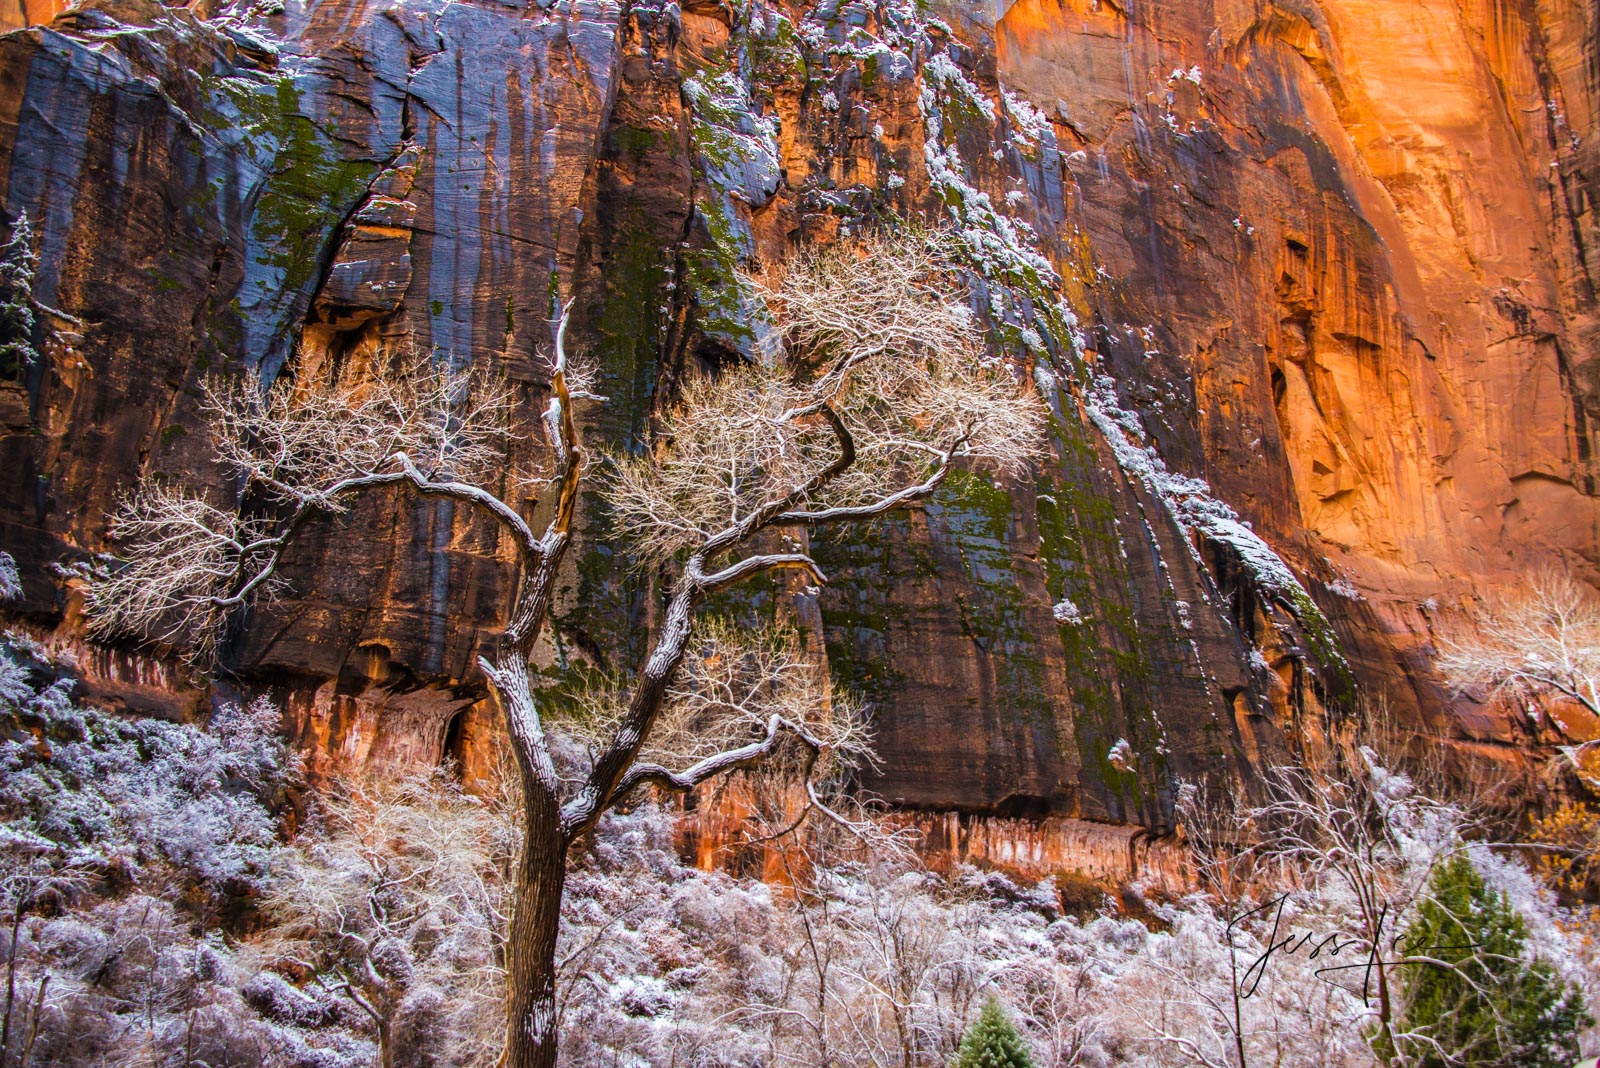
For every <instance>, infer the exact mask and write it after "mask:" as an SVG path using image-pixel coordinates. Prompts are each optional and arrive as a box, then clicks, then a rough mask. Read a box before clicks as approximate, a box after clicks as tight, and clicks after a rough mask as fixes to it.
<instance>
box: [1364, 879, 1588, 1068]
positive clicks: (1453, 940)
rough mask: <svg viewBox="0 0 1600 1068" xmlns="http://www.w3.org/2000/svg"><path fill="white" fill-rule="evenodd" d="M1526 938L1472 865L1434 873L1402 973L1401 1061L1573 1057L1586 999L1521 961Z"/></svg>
mask: <svg viewBox="0 0 1600 1068" xmlns="http://www.w3.org/2000/svg"><path fill="white" fill-rule="evenodd" d="M1527 940H1528V930H1527V924H1526V923H1525V922H1524V921H1523V919H1522V917H1521V916H1520V915H1518V914H1517V911H1516V909H1515V908H1513V907H1512V905H1511V902H1510V901H1509V900H1508V899H1507V898H1506V896H1505V895H1504V894H1502V893H1498V892H1496V891H1495V890H1493V889H1491V888H1490V887H1489V886H1488V885H1487V884H1486V883H1485V882H1484V880H1483V876H1482V875H1481V874H1480V873H1479V871H1478V869H1477V868H1476V867H1475V866H1474V865H1473V863H1472V861H1471V860H1469V859H1468V858H1466V857H1464V856H1457V857H1455V858H1453V859H1452V860H1450V861H1449V862H1448V863H1446V864H1445V865H1443V866H1442V867H1440V868H1439V870H1438V871H1437V872H1435V873H1434V876H1433V880H1432V882H1431V883H1430V885H1429V896H1428V897H1427V898H1426V899H1425V900H1424V901H1423V903H1422V904H1421V905H1420V906H1419V907H1418V910H1417V919H1416V922H1415V923H1413V924H1412V926H1411V928H1410V930H1409V931H1408V932H1407V933H1406V938H1405V952H1406V955H1407V957H1408V958H1409V959H1410V960H1411V962H1410V963H1407V964H1404V965H1403V966H1402V967H1401V968H1400V976H1399V978H1400V984H1401V988H1402V990H1403V991H1404V998H1403V1002H1402V1003H1403V1005H1404V1009H1403V1010H1402V1012H1401V1013H1400V1016H1399V1019H1398V1021H1397V1023H1398V1026H1397V1028H1396V1032H1397V1037H1398V1042H1397V1045H1399V1046H1401V1047H1402V1049H1403V1050H1404V1051H1405V1052H1407V1053H1408V1054H1409V1057H1407V1058H1406V1063H1407V1064H1414V1065H1417V1066H1418V1068H1447V1066H1450V1068H1454V1066H1472V1068H1567V1066H1568V1065H1570V1064H1572V1063H1573V1062H1574V1061H1576V1060H1577V1059H1578V1032H1579V1031H1581V1030H1582V1029H1583V1028H1584V1027H1586V1026H1588V1024H1589V1016H1588V1013H1587V1011H1586V1009H1585V1006H1584V999H1583V995H1582V993H1581V992H1580V991H1579V990H1578V989H1577V988H1576V987H1574V986H1572V985H1570V984H1568V983H1566V982H1564V981H1562V979H1561V978H1560V977H1559V976H1558V975H1556V972H1555V969H1554V968H1552V967H1551V966H1550V964H1549V962H1547V961H1543V960H1533V961H1529V960H1527V959H1525V958H1524V956H1523V953H1524V949H1525V947H1526V944H1527ZM1418 958H1426V959H1425V960H1423V959H1418ZM1381 1045H1383V1044H1382V1043H1380V1046H1381ZM1379 1052H1380V1053H1384V1052H1386V1051H1385V1050H1383V1049H1381V1048H1380V1050H1379Z"/></svg>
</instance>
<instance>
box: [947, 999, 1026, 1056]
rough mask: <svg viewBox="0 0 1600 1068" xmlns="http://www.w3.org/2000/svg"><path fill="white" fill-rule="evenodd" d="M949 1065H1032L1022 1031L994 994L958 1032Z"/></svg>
mask: <svg viewBox="0 0 1600 1068" xmlns="http://www.w3.org/2000/svg"><path fill="white" fill-rule="evenodd" d="M952 1068H1033V1058H1032V1057H1030V1056H1029V1055H1028V1046H1027V1043H1025V1042H1024V1041H1023V1039H1022V1033H1021V1032H1020V1031H1018V1030H1017V1025H1016V1024H1014V1023H1012V1022H1011V1018H1010V1017H1009V1016H1007V1015H1006V1010H1005V1009H1004V1008H1002V1007H1001V1006H1000V1002H999V1000H998V999H997V998H990V999H989V1002H988V1004H986V1005H985V1006H984V1007H983V1011H982V1012H980V1013H979V1014H978V1018H977V1019H976V1020H974V1021H972V1026H970V1027H968V1028H967V1033H966V1034H964V1035H962V1036H961V1046H960V1048H958V1049H957V1050H956V1059H955V1062H954V1064H953V1065H952Z"/></svg>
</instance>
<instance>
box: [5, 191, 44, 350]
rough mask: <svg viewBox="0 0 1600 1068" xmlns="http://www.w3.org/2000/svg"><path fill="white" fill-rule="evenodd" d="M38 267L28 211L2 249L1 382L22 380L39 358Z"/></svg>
mask: <svg viewBox="0 0 1600 1068" xmlns="http://www.w3.org/2000/svg"><path fill="white" fill-rule="evenodd" d="M38 266H39V254H38V253H37V252H35V251H34V250H33V224H32V223H31V222H30V221H29V220H28V213H27V212H25V211H24V212H21V213H20V214H18V215H17V221H16V224H15V225H13V226H12V227H11V238H10V240H8V241H7V242H6V243H5V244H4V245H0V378H9V379H15V378H19V377H21V375H22V372H23V371H25V370H27V369H28V368H29V367H30V366H32V365H33V361H35V360H37V359H38V358H39V350H38V349H36V348H34V347H33V276H34V272H35V270H37V269H38Z"/></svg>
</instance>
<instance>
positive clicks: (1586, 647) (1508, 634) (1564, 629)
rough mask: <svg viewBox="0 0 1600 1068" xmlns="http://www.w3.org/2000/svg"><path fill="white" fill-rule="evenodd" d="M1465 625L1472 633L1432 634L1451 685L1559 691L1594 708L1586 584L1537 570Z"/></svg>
mask: <svg viewBox="0 0 1600 1068" xmlns="http://www.w3.org/2000/svg"><path fill="white" fill-rule="evenodd" d="M1473 625H1474V627H1475V630H1476V633H1471V634H1461V635H1456V636H1447V637H1446V638H1444V639H1443V640H1442V641H1441V642H1440V645H1441V652H1440V656H1439V659H1438V661H1437V664H1438V668H1439V671H1440V673H1441V674H1443V675H1444V677H1445V678H1446V679H1447V680H1449V682H1450V683H1451V685H1452V686H1454V687H1455V688H1456V690H1457V691H1458V692H1459V691H1461V690H1466V689H1470V688H1474V687H1484V688H1486V689H1487V690H1489V691H1490V692H1491V693H1498V692H1504V691H1505V690H1507V689H1512V688H1518V687H1521V688H1523V689H1525V690H1529V691H1532V692H1533V693H1536V694H1559V695H1561V696H1563V697H1566V698H1568V699H1570V700H1573V701H1576V702H1578V703H1579V704H1581V705H1582V706H1583V707H1584V708H1586V709H1588V711H1589V712H1590V713H1591V714H1593V715H1596V716H1600V691H1597V690H1596V683H1597V682H1600V596H1596V594H1595V592H1594V590H1593V589H1591V588H1590V587H1588V586H1586V585H1584V584H1583V583H1580V582H1579V581H1578V580H1576V579H1574V578H1573V577H1572V576H1571V575H1569V574H1566V573H1565V572H1559V571H1544V572H1541V573H1539V574H1538V575H1536V576H1535V577H1534V578H1533V580H1532V581H1531V582H1530V583H1529V584H1528V586H1527V587H1526V589H1524V590H1521V591H1519V592H1517V593H1515V594H1511V595H1506V596H1501V597H1498V598H1496V599H1494V600H1491V601H1490V602H1489V603H1488V604H1487V605H1486V606H1485V608H1484V610H1483V612H1482V613H1481V614H1480V615H1478V616H1477V617H1476V618H1475V619H1474V620H1473ZM1557 726H1558V727H1561V729H1562V732H1563V733H1566V730H1565V728H1564V727H1562V726H1561V724H1560V723H1559V722H1557Z"/></svg>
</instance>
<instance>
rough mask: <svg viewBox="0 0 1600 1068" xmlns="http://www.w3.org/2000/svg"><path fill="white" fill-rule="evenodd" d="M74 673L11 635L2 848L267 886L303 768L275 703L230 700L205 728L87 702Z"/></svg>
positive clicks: (0, 763) (139, 876) (60, 862)
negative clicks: (280, 822)
mask: <svg viewBox="0 0 1600 1068" xmlns="http://www.w3.org/2000/svg"><path fill="white" fill-rule="evenodd" d="M73 685H74V684H73V682H72V680H71V679H70V678H68V677H60V675H59V674H58V672H57V671H56V669H55V668H54V667H53V666H52V665H50V664H49V663H47V662H45V661H44V660H42V659H40V658H39V657H38V656H36V655H34V654H33V653H30V652H28V651H25V650H24V649H23V648H21V647H20V644H19V643H18V642H16V641H14V640H11V639H9V638H8V639H7V640H5V641H4V642H0V720H3V721H5V723H6V724H7V725H8V726H10V728H11V729H9V730H7V731H6V733H5V737H4V738H3V739H0V827H3V831H0V856H8V857H9V859H10V861H11V862H12V863H23V862H25V861H27V862H32V861H33V860H40V861H42V862H44V863H47V864H49V865H52V866H58V867H60V866H66V867H71V868H74V869H76V870H80V871H83V872H86V873H90V874H93V875H96V876H98V877H100V878H107V877H115V878H119V879H123V880H126V881H133V882H138V883H139V884H140V885H141V887H143V888H144V889H146V890H153V889H156V888H157V887H162V886H165V887H169V888H170V889H171V890H172V891H173V892H175V893H178V894H197V895H199V896H200V898H201V899H203V900H204V901H205V902H206V903H207V904H210V905H216V906H220V905H223V904H225V903H226V902H227V901H228V900H229V899H233V898H238V897H241V896H244V895H248V894H251V893H255V892H257V891H259V890H260V889H261V888H262V887H263V886H264V884H265V880H266V877H267V871H268V868H269V867H270V865H271V862H272V857H273V855H274V852H275V850H276V849H277V844H278V843H277V817H276V815H275V809H276V808H277V807H278V806H279V805H280V804H281V803H282V801H283V797H284V793H285V791H286V789H287V788H288V786H289V784H290V783H291V782H293V781H294V778H295V775H296V763H295V761H294V759H293V758H292V757H291V755H290V754H289V753H288V751H287V749H286V747H285V746H284V744H283V742H282V740H281V739H280V738H279V737H278V735H277V722H278V713H277V711H276V709H274V708H273V707H272V706H271V705H270V704H268V703H267V702H265V701H256V702H254V703H252V704H250V705H247V706H244V707H238V706H233V705H224V706H222V707H220V708H218V709H217V711H216V712H215V713H214V714H213V715H212V717H211V723H210V724H209V726H208V727H206V728H201V727H197V726H194V725H190V724H182V723H168V722H165V721H162V720H157V719H131V718H124V717H121V716H116V715H112V714H109V713H105V712H101V711H99V710H97V709H94V708H90V707H85V706H80V705H77V704H75V703H74V702H73V701H72V700H71V692H72V688H73Z"/></svg>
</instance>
